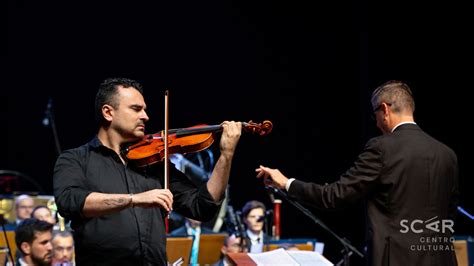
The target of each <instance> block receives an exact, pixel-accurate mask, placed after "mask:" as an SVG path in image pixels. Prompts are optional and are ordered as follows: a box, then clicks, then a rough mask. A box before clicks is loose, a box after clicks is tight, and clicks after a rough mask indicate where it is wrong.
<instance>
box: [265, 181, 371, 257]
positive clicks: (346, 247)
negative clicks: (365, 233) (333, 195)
mask: <svg viewBox="0 0 474 266" xmlns="http://www.w3.org/2000/svg"><path fill="white" fill-rule="evenodd" d="M273 190H274V191H275V192H276V193H277V194H278V195H280V196H281V197H282V198H284V199H285V200H286V201H288V202H289V203H291V205H293V206H295V207H296V208H297V209H298V210H300V211H301V212H303V213H304V214H305V215H306V216H308V217H309V218H310V219H311V220H313V222H314V223H316V224H317V225H319V226H320V227H321V228H323V229H324V230H325V231H326V232H328V233H329V234H330V235H332V236H333V237H335V238H336V239H337V240H338V241H339V242H340V243H341V244H342V245H343V247H344V258H343V263H344V266H349V257H350V256H351V255H352V252H354V253H356V254H357V255H359V256H360V257H361V258H363V257H364V255H363V254H362V253H361V252H359V251H358V250H357V249H356V248H355V247H353V246H352V245H351V244H349V243H348V242H347V240H346V239H345V238H341V237H340V236H338V235H337V234H336V233H335V232H334V231H332V230H331V229H330V228H329V227H327V226H326V225H325V224H324V223H323V222H322V221H321V220H319V219H318V218H316V216H314V215H313V214H312V213H311V212H310V211H309V210H308V209H306V208H305V207H303V206H302V205H301V204H299V203H298V202H296V201H294V200H292V199H290V197H289V196H288V195H287V194H286V193H285V192H283V191H282V190H281V189H278V188H273ZM338 265H340V263H339V264H338Z"/></svg>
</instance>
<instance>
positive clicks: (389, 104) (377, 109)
mask: <svg viewBox="0 0 474 266" xmlns="http://www.w3.org/2000/svg"><path fill="white" fill-rule="evenodd" d="M383 104H384V103H381V104H379V106H377V107H376V108H375V109H374V112H373V113H372V115H371V117H372V119H373V120H375V113H377V112H378V111H379V110H380V109H381V108H382V106H383ZM385 104H386V105H387V106H392V104H391V103H385Z"/></svg>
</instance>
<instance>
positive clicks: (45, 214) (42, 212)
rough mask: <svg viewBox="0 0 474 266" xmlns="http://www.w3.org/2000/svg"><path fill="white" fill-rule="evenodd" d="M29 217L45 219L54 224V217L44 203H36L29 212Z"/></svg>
mask: <svg viewBox="0 0 474 266" xmlns="http://www.w3.org/2000/svg"><path fill="white" fill-rule="evenodd" d="M31 218H36V219H38V220H41V221H46V222H48V223H50V224H53V225H54V224H56V218H55V217H54V216H53V213H52V212H51V210H50V209H49V208H48V206H46V205H38V206H36V207H35V208H34V209H33V211H32V212H31Z"/></svg>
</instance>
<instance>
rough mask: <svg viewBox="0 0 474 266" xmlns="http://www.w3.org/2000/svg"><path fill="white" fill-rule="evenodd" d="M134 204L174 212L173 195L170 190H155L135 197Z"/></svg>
mask: <svg viewBox="0 0 474 266" xmlns="http://www.w3.org/2000/svg"><path fill="white" fill-rule="evenodd" d="M132 204H133V205H134V206H137V207H143V208H163V209H165V210H166V211H167V212H170V211H172V210H173V194H171V191H170V190H169V189H153V190H148V191H145V192H142V193H139V194H135V195H133V198H132Z"/></svg>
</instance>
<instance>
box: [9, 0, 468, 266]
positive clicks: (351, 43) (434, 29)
mask: <svg viewBox="0 0 474 266" xmlns="http://www.w3.org/2000/svg"><path fill="white" fill-rule="evenodd" d="M143 2H145V1H143ZM149 2H151V1H148V2H146V3H140V2H139V1H135V2H131V1H130V2H119V1H100V2H98V1H97V2H93V3H88V2H83V1H66V2H61V1H28V0H9V1H8V12H7V23H6V25H7V27H6V31H4V32H5V33H4V34H3V35H4V37H6V40H7V42H6V46H7V47H6V48H5V49H2V51H6V52H2V57H3V58H5V59H4V60H2V62H3V63H4V64H3V65H4V66H5V69H6V72H3V73H5V74H6V83H3V84H2V90H1V91H2V96H1V97H2V104H1V105H0V106H1V107H0V108H1V109H0V110H1V117H0V119H1V121H0V122H1V125H2V127H1V128H2V130H1V131H2V134H4V136H3V137H2V140H3V143H2V144H3V145H2V147H3V149H2V152H1V154H2V157H1V160H0V169H4V170H5V169H7V170H15V171H19V172H21V173H24V174H26V175H29V176H31V177H32V178H34V179H35V180H36V181H37V182H38V183H39V184H40V185H41V186H42V187H43V190H44V193H46V194H52V185H51V184H52V180H51V179H52V178H51V176H52V169H53V166H54V162H55V159H56V156H57V155H56V151H55V145H54V138H53V134H52V130H51V128H50V127H44V126H43V125H42V120H43V118H44V114H45V109H46V105H47V102H48V99H50V98H51V99H52V100H53V111H54V114H55V118H56V119H55V120H56V126H57V132H58V137H59V141H60V144H61V148H62V149H63V150H64V149H69V148H73V147H76V146H79V145H82V144H84V143H85V142H87V141H89V140H90V139H91V138H92V137H93V135H94V134H95V133H96V127H95V125H94V120H93V119H94V118H93V101H94V96H95V92H96V90H97V88H98V85H99V84H100V82H101V81H102V80H103V79H105V78H109V77H118V76H124V77H128V78H132V79H136V80H137V81H139V82H141V83H142V84H143V85H144V88H145V99H146V101H147V104H148V114H149V116H150V118H151V120H150V121H149V123H148V125H147V132H148V133H153V132H156V131H158V130H160V129H162V125H163V118H162V116H163V92H164V90H165V89H169V90H170V127H171V128H176V127H186V126H192V125H195V124H201V123H206V124H219V123H220V122H222V121H224V120H236V121H249V120H253V121H256V122H261V121H263V120H265V119H268V120H271V121H272V122H273V124H274V129H273V132H272V133H271V134H270V135H269V136H266V137H257V136H253V135H249V134H245V135H243V136H242V138H241V141H240V143H239V146H238V149H237V153H236V155H235V158H234V164H233V167H232V174H231V179H230V199H231V204H232V205H233V206H234V207H235V208H236V209H239V208H241V207H242V206H243V204H244V203H245V202H246V201H248V200H251V199H257V200H261V201H263V202H264V203H265V204H266V205H267V206H268V207H269V208H272V205H271V203H270V201H269V199H268V196H267V195H266V193H265V191H264V188H263V185H262V183H261V181H260V180H256V178H255V173H254V169H255V168H256V167H257V166H258V165H259V164H263V165H266V166H269V167H273V168H279V169H280V170H281V171H282V172H283V173H285V174H286V175H287V176H289V177H295V178H298V179H301V180H305V181H312V182H317V183H324V182H331V181H334V180H337V179H338V177H339V175H340V174H341V173H343V172H344V171H345V170H346V169H347V168H348V167H350V166H351V163H352V162H353V161H354V160H355V158H356V157H357V155H358V153H359V152H360V151H361V149H362V148H363V146H364V144H365V143H366V141H367V140H368V139H369V138H370V137H373V136H376V135H378V134H379V132H378V129H377V128H376V127H375V122H374V121H372V120H371V119H370V115H371V106H370V94H371V92H372V90H373V89H374V88H375V87H377V86H378V85H380V84H381V83H383V82H385V81H387V80H391V79H399V80H403V81H405V82H407V83H408V84H409V85H410V86H411V88H412V90H413V92H414V96H415V100H416V104H417V105H416V107H417V110H416V112H415V115H416V117H415V118H416V121H417V123H418V124H419V125H420V126H421V128H423V129H424V130H425V131H426V132H428V133H429V134H431V135H432V136H433V137H435V138H437V139H439V140H440V141H442V142H444V143H446V144H447V145H449V146H450V147H452V148H453V150H454V151H455V152H456V153H457V155H458V159H459V166H460V188H461V202H460V203H461V206H463V207H464V208H466V209H467V210H469V211H470V212H474V204H473V202H474V201H473V196H472V192H471V190H472V186H473V181H472V177H471V167H470V164H471V163H472V160H473V155H472V151H471V149H472V147H473V145H472V144H473V141H472V138H471V137H469V136H470V135H471V134H469V129H468V128H470V127H471V126H472V125H471V124H472V123H471V121H472V119H471V117H472V116H471V114H472V112H471V110H470V105H471V102H472V99H471V98H470V96H468V95H470V94H472V92H470V91H471V90H472V88H473V83H472V80H471V76H472V72H473V66H472V61H473V59H474V52H473V49H472V47H474V43H473V41H472V40H471V39H472V36H470V35H471V34H470V32H472V31H469V30H468V29H466V28H467V27H466V25H469V24H470V25H472V19H469V18H468V16H467V15H466V14H465V13H466V12H467V11H464V10H468V8H467V7H466V5H467V4H460V3H455V2H450V4H449V5H448V4H447V3H442V4H436V5H435V4H430V6H418V7H415V6H412V4H409V3H403V2H393V3H390V2H387V3H386V4H385V5H384V6H381V5H380V4H372V3H368V2H348V3H325V4H315V3H311V2H312V1H291V2H290V1H288V2H274V1H252V2H241V1H228V0H223V1H189V2H182V1H163V2H156V1H155V2H153V3H149ZM448 17H449V18H448ZM212 149H213V151H214V154H215V155H216V156H218V147H217V145H214V146H213V147H212ZM20 186H21V189H22V190H36V188H35V187H32V185H31V183H28V182H24V181H22V183H21V184H20ZM4 189H6V187H4ZM311 210H312V211H313V213H314V214H315V215H316V216H317V217H319V218H320V219H321V220H322V221H323V222H325V223H327V225H329V227H331V228H332V229H333V230H334V231H335V232H336V233H338V234H340V235H341V236H345V237H347V238H348V239H349V240H351V242H352V243H353V244H354V245H355V246H356V247H357V248H358V249H359V250H362V249H363V246H364V244H363V241H364V229H365V227H364V216H363V209H362V205H361V204H359V205H354V206H353V207H352V208H350V209H348V210H346V211H344V212H329V213H328V212H321V211H318V210H314V209H311ZM472 225H473V222H472V221H468V220H467V218H465V217H459V219H458V221H457V222H456V233H457V234H460V235H466V234H469V235H472V234H473V233H474V232H473V226H472ZM282 237H283V238H297V237H312V238H313V237H314V238H317V239H318V240H321V241H324V242H325V243H326V256H327V257H328V258H330V259H331V260H332V261H333V262H337V260H338V259H339V258H340V255H339V254H338V252H339V250H340V249H341V247H340V245H339V244H338V243H337V242H334V241H333V240H332V238H331V237H329V236H328V234H326V233H324V232H323V231H322V230H321V229H320V228H319V227H318V226H316V225H315V224H314V223H313V222H312V221H311V220H310V219H308V218H307V217H306V216H304V215H303V214H301V213H300V212H299V211H298V210H296V209H295V208H294V207H292V206H291V205H289V204H288V203H285V202H284V203H283V205H282ZM354 261H355V262H358V263H360V262H361V260H359V259H357V258H355V257H354Z"/></svg>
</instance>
